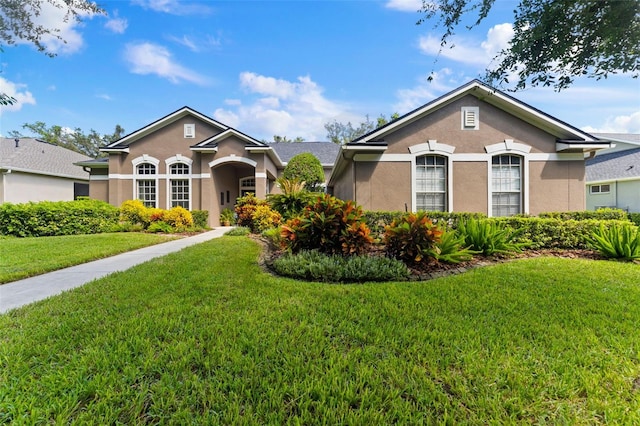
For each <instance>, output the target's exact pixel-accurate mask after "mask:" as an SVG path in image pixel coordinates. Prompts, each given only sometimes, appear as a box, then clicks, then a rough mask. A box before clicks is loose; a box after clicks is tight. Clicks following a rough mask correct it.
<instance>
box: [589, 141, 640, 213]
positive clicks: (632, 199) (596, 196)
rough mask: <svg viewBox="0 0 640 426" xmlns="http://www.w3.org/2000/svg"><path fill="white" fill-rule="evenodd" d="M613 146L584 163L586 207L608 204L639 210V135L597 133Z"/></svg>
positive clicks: (607, 205)
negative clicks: (613, 144) (612, 143)
mask: <svg viewBox="0 0 640 426" xmlns="http://www.w3.org/2000/svg"><path fill="white" fill-rule="evenodd" d="M595 136H597V137H599V138H607V139H609V140H611V141H613V142H614V143H615V144H616V146H615V148H611V149H606V150H602V151H600V152H598V153H597V155H596V156H594V157H593V158H589V159H587V162H586V179H587V205H586V208H587V210H597V209H599V208H602V207H611V208H618V209H623V210H626V211H628V212H630V213H639V212H640V134H615V133H598V134H595Z"/></svg>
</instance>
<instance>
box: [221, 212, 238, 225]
mask: <svg viewBox="0 0 640 426" xmlns="http://www.w3.org/2000/svg"><path fill="white" fill-rule="evenodd" d="M235 222H236V218H235V216H234V213H233V210H231V209H222V211H221V212H220V225H222V226H231V225H234V224H235Z"/></svg>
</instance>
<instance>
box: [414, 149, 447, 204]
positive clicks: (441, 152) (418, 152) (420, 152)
mask: <svg viewBox="0 0 640 426" xmlns="http://www.w3.org/2000/svg"><path fill="white" fill-rule="evenodd" d="M455 149H456V148H455V146H452V145H447V144H443V143H439V142H438V141H437V140H435V139H430V140H429V141H427V142H426V143H421V144H418V145H413V146H410V147H409V152H410V153H411V210H412V211H414V212H415V211H417V210H418V208H417V206H418V196H417V195H418V191H417V188H418V184H417V158H418V157H422V156H425V155H434V156H439V157H444V158H445V167H446V177H445V179H446V181H447V183H446V195H445V204H446V206H445V211H447V212H452V211H453V152H454V151H455Z"/></svg>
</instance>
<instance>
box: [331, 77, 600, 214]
mask: <svg viewBox="0 0 640 426" xmlns="http://www.w3.org/2000/svg"><path fill="white" fill-rule="evenodd" d="M611 146H612V144H611V143H610V142H609V141H608V140H607V139H606V138H604V139H599V138H597V137H595V136H593V135H590V134H588V133H586V132H583V131H581V130H579V129H577V128H575V127H573V126H571V125H569V124H567V123H564V122H562V121H560V120H558V119H557V118H554V117H552V116H550V115H548V114H545V113H544V112H542V111H540V110H538V109H535V108H533V107H531V106H529V105H527V104H525V103H523V102H520V101H518V100H517V99H515V98H513V97H511V96H509V95H506V94H505V93H502V92H500V91H497V90H495V89H493V88H492V87H489V86H487V85H485V84H483V83H482V82H480V81H477V80H474V81H471V82H469V83H468V84H466V85H464V86H462V87H460V88H458V89H456V90H454V91H452V92H450V93H448V94H446V95H444V96H442V97H440V98H438V99H436V100H434V101H432V102H430V103H428V104H426V105H424V106H422V107H420V108H418V109H416V110H414V111H411V112H410V113H408V114H406V115H404V116H402V117H400V118H398V119H397V120H394V121H392V122H391V123H388V124H387V125H385V126H383V127H380V128H378V129H376V130H374V131H373V132H371V133H369V134H367V135H364V136H362V137H360V138H358V139H356V140H354V141H353V142H351V143H349V144H346V145H344V146H342V150H341V154H340V155H339V156H338V157H337V159H336V163H335V164H334V168H333V174H332V175H331V177H330V179H329V184H328V186H329V191H331V192H332V193H333V194H334V195H336V196H337V197H339V198H342V199H351V200H355V201H356V202H357V203H358V204H359V205H361V206H362V207H363V208H364V209H371V210H407V211H417V210H431V211H458V212H480V213H485V214H487V215H489V216H509V215H513V214H517V213H528V214H532V215H536V214H539V213H541V212H547V211H572V210H584V209H585V155H587V154H589V153H591V152H596V151H597V150H600V149H604V148H610V147H611Z"/></svg>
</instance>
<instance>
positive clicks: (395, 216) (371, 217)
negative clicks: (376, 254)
mask: <svg viewBox="0 0 640 426" xmlns="http://www.w3.org/2000/svg"><path fill="white" fill-rule="evenodd" d="M405 214H406V212H403V211H371V210H367V211H365V212H364V214H363V217H364V220H365V221H366V222H367V225H369V229H371V235H372V236H374V237H376V238H382V236H383V235H384V232H385V229H384V227H385V226H387V225H390V224H391V222H393V221H394V220H395V221H396V222H397V221H399V220H400V219H401V218H402V217H403V216H404V215H405ZM427 217H428V218H429V219H430V220H431V221H433V223H434V224H437V225H438V224H441V223H446V224H447V228H450V229H455V228H457V226H458V223H459V222H460V220H462V219H484V218H486V217H487V216H486V215H484V214H482V213H467V212H454V213H449V212H427Z"/></svg>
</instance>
